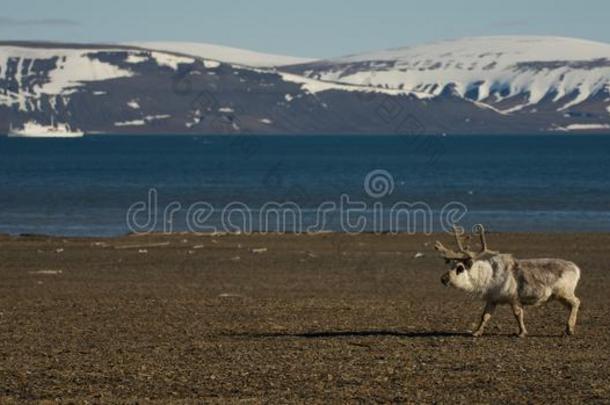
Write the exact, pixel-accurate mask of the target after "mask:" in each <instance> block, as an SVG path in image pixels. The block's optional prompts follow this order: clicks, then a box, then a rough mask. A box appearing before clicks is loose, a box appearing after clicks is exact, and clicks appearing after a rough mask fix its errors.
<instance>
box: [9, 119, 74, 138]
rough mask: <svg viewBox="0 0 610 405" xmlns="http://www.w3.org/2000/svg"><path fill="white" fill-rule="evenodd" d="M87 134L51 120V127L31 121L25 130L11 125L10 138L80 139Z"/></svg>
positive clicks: (26, 124) (25, 126)
mask: <svg viewBox="0 0 610 405" xmlns="http://www.w3.org/2000/svg"><path fill="white" fill-rule="evenodd" d="M84 135H85V133H84V132H82V131H79V130H73V129H72V128H71V127H70V125H69V124H67V123H66V124H62V123H59V124H57V123H55V122H54V120H53V118H51V125H41V124H39V123H37V122H36V121H29V122H26V123H25V124H24V125H23V128H13V125H12V124H11V125H10V128H9V131H8V136H10V137H21V138H80V137H82V136H84Z"/></svg>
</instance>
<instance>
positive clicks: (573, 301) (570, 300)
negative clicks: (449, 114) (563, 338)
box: [559, 294, 580, 335]
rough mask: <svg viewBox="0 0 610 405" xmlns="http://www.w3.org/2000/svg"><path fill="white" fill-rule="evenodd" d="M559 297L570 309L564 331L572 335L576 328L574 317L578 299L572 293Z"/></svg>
mask: <svg viewBox="0 0 610 405" xmlns="http://www.w3.org/2000/svg"><path fill="white" fill-rule="evenodd" d="M559 299H560V300H561V302H562V303H563V304H564V305H565V306H566V307H567V308H568V309H569V310H570V317H569V318H568V326H567V327H566V333H567V334H568V335H573V334H574V333H575V330H576V319H577V317H578V309H579V308H580V300H579V299H578V298H577V297H576V296H575V295H574V294H572V295H569V296H567V297H560V298H559Z"/></svg>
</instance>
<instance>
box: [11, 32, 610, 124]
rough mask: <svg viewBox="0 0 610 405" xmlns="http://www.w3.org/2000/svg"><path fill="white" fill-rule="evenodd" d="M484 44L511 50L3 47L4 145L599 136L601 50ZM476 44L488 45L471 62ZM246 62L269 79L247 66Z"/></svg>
mask: <svg viewBox="0 0 610 405" xmlns="http://www.w3.org/2000/svg"><path fill="white" fill-rule="evenodd" d="M494 38H495V39H494V40H493V41H496V42H495V44H497V43H498V42H497V41H500V42H504V43H509V44H511V46H508V45H505V46H504V48H501V47H498V46H497V45H494V43H493V41H492V40H491V39H490V38H489V37H487V38H471V39H468V40H455V41H442V42H437V43H436V44H432V45H425V46H423V47H424V48H422V47H417V46H416V47H407V48H396V49H393V50H386V51H378V52H377V53H366V54H359V55H351V56H348V57H343V58H337V59H333V60H315V61H307V63H299V64H296V65H282V66H276V65H277V63H278V61H286V60H289V61H294V60H295V59H293V58H291V57H288V59H286V58H285V57H282V56H277V55H267V56H266V55H265V54H260V53H248V52H249V51H244V50H236V49H235V48H226V52H225V53H223V52H224V50H225V48H223V47H215V53H209V54H208V55H206V54H205V52H204V51H205V49H211V48H206V47H210V45H209V44H204V45H202V46H203V47H202V48H197V49H194V48H193V44H183V46H182V47H176V44H175V43H171V44H170V45H168V48H166V49H165V50H160V49H157V48H158V43H157V46H152V47H151V48H146V47H144V46H143V44H142V43H140V45H139V46H136V45H127V44H76V43H50V42H32V41H4V42H0V133H2V132H6V131H7V129H8V127H9V126H10V125H23V124H24V123H25V122H28V121H40V122H41V123H43V124H44V123H46V122H48V121H50V117H56V118H57V119H58V120H60V121H62V122H66V123H69V124H70V125H71V126H72V127H75V128H80V129H82V130H84V131H85V132H87V133H117V132H122V133H134V134H140V133H142V134H144V133H175V134H213V133H231V134H254V133H260V134H267V133H270V134H271V133H273V134H282V133H285V134H310V133H311V134H313V133H315V134H324V133H329V134H332V133H346V134H347V133H353V134H361V133H362V134H375V133H382V134H409V135H414V134H445V133H447V134H454V133H456V134H457V133H463V134H468V133H476V134H479V133H480V134H484V133H489V134H494V133H532V134H534V133H565V132H575V133H607V132H609V131H608V129H610V94H608V89H609V88H610V86H608V82H610V62H608V61H610V45H606V44H600V43H594V42H591V41H581V40H573V39H568V38H559V39H558V38H553V39H552V40H551V39H549V38H548V37H535V38H532V37H529V38H530V39H528V40H526V39H525V37H521V39H520V40H517V41H516V42H515V40H514V39H513V40H510V38H509V37H501V39H498V37H494ZM464 41H466V42H464ZM473 41H474V42H476V43H479V44H482V43H484V44H487V45H486V47H483V46H476V47H475V48H476V49H475V50H474V51H472V50H470V48H472V46H471V45H469V46H470V48H469V46H466V45H468V44H469V43H470V44H472V43H473ZM507 41H508V42H507ZM532 41H533V42H536V41H543V42H544V43H545V44H546V42H545V41H560V42H561V41H564V42H566V41H567V42H566V43H571V44H574V43H579V44H581V43H585V44H588V45H587V46H586V48H587V49H584V48H583V49H576V50H575V51H574V52H575V54H576V55H577V56H578V55H580V56H578V57H575V58H570V57H568V58H564V60H557V55H562V54H563V55H568V54H569V53H566V52H563V53H562V51H561V50H557V49H553V50H552V51H548V52H547V57H546V59H545V58H544V55H542V54H541V53H540V52H538V53H537V55H538V56H543V58H538V59H539V60H532V58H531V55H530V54H527V52H530V53H531V52H534V51H535V49H534V51H532ZM578 41H581V42H578ZM450 44H453V45H450ZM456 44H457V45H456ZM515 44H517V45H515ZM518 44H527V46H526V45H518ZM147 46H150V45H147ZM426 46H427V47H430V46H432V47H433V48H435V47H436V48H435V49H436V50H435V52H431V51H427V52H423V53H422V52H421V49H426V48H425V47H426ZM528 46H529V48H528ZM545 46H546V45H545ZM443 47H444V48H445V49H443ZM494 47H495V48H494ZM169 48H171V49H169ZM447 48H448V49H447ZM500 48H501V49H500ZM418 49H419V50H420V51H418ZM494 49H495V50H496V51H497V52H495V54H494V53H490V50H494ZM502 49H503V50H502ZM606 49H608V58H606V57H605V56H606ZM235 52H238V53H237V54H236V53H235ZM239 52H246V53H245V54H243V55H242V56H243V59H239V58H240V57H242V56H240V54H239ZM417 52H419V53H417ZM553 52H554V53H553ZM534 53H536V52H534ZM227 55H228V56H229V57H230V58H227V57H226V56H227ZM253 55H254V56H253ZM371 55H373V56H375V57H373V56H371ZM418 55H419V56H418ZM464 55H466V56H464ZM583 55H584V56H583ZM416 56H417V57H416ZM568 56H569V55H568ZM252 57H255V62H257V63H259V64H260V62H261V60H260V59H256V58H263V59H264V58H265V57H268V58H269V60H268V65H269V66H248V65H245V64H244V63H247V62H248V60H247V58H252ZM586 57H590V58H589V59H587V58H586ZM236 58H237V59H236ZM274 58H275V59H274ZM460 58H461V59H460ZM464 58H466V59H467V60H468V61H470V62H473V61H476V62H477V64H476V65H472V64H471V65H465V64H464V61H463V60H462V59H464ZM473 58H474V59H473ZM583 58H584V59H583ZM222 59H225V60H222ZM229 59H230V60H229ZM250 60H251V61H252V59H250ZM441 61H442V62H444V63H440V62H441ZM493 62H495V65H493V66H491V67H489V65H490V64H491V63H493ZM460 63H461V65H460ZM486 66H487V67H488V68H487V69H483V68H484V67H486ZM469 68H470V69H469ZM456 72H457V73H456ZM592 72H593V73H592ZM477 75H483V76H477ZM484 75H487V76H484ZM422 77H423V78H424V79H430V80H428V81H426V80H423V79H422V80H419V81H418V80H412V79H413V78H416V79H417V78H419V79H421V78H422ZM490 77H492V78H493V77H495V78H496V79H494V80H497V82H493V83H492V82H491V79H490ZM458 79H459V80H458ZM559 79H561V80H559ZM409 80H412V81H409ZM502 80H505V81H506V82H502ZM553 80H555V82H553ZM557 80H559V82H558V81H557ZM486 82H487V83H486ZM494 83H495V84H494ZM540 83H542V84H540ZM557 83H563V84H562V85H563V86H564V87H563V88H562V87H560V86H557V85H556V84H557ZM435 86H436V87H435ZM528 86H529V87H528ZM544 86H547V87H546V88H545V87H544ZM549 86H551V87H549ZM553 86H555V87H553ZM549 88H552V89H554V90H556V92H555V93H553V92H552V91H550V90H549ZM575 89H576V90H578V91H577V92H576V90H575ZM189 97H190V99H189ZM202 98H204V99H205V100H204V101H201V99H202ZM405 122H408V124H406V125H405V124H404V123H405Z"/></svg>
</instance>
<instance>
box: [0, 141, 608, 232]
mask: <svg viewBox="0 0 610 405" xmlns="http://www.w3.org/2000/svg"><path fill="white" fill-rule="evenodd" d="M371 173H381V174H383V175H385V181H386V183H383V184H381V187H382V189H381V190H377V189H373V190H371V189H370V188H367V187H366V185H365V183H366V179H367V175H370V174H371ZM609 173H610V137H606V136H566V135H557V136H454V137H440V136H439V137H437V136H358V137H353V136H302V137H301V136H298V137H280V136H254V135H248V136H207V137H190V136H188V137H177V136H87V137H85V138H82V139H46V140H41V139H15V138H5V137H0V232H2V233H11V234H18V233H41V234H52V235H79V236H113V235H120V234H124V233H127V232H129V231H130V230H133V229H130V227H129V226H128V224H129V221H128V220H127V219H126V216H127V212H128V209H129V207H131V206H132V205H133V204H134V203H138V202H142V203H147V202H148V198H149V196H150V191H151V189H154V190H155V193H156V198H157V204H156V206H155V207H156V208H155V214H154V217H155V221H153V222H150V223H149V224H148V225H149V228H150V229H147V230H153V229H154V230H168V229H169V230H171V231H183V230H189V229H190V228H189V226H190V224H189V222H188V210H189V208H191V207H193V205H196V204H197V203H201V202H204V203H206V204H209V205H207V207H209V208H210V210H211V213H210V215H209V217H206V218H205V223H203V224H201V223H200V224H199V225H202V226H203V228H202V229H201V230H207V229H208V228H215V229H220V228H222V227H223V225H226V224H223V216H222V213H223V209H224V208H226V207H227V205H229V204H231V203H236V202H237V203H240V204H242V205H241V206H242V207H243V206H245V207H248V209H249V210H250V211H251V213H252V215H253V217H254V218H259V217H258V214H260V210H261V207H263V206H264V205H265V204H266V203H268V202H278V203H283V202H287V201H291V202H294V203H295V204H296V205H297V206H298V208H299V210H300V211H299V212H300V213H301V214H302V218H299V220H302V222H303V223H304V224H305V227H306V226H307V225H308V224H315V223H316V220H317V218H318V214H319V207H320V205H321V204H323V203H325V202H335V203H337V204H339V203H340V202H341V198H342V196H347V198H348V199H349V201H350V202H361V203H363V204H364V205H363V206H362V208H363V209H362V216H363V217H365V218H366V219H368V220H369V222H368V225H367V226H366V229H367V230H369V231H371V230H377V231H388V230H390V225H389V222H388V221H386V220H383V218H385V219H387V218H388V210H389V208H390V207H392V206H393V205H394V204H396V203H399V202H405V203H409V204H420V205H418V206H424V207H427V209H428V210H429V218H428V220H429V221H428V222H430V223H429V224H427V222H426V220H422V222H421V223H414V222H412V223H410V224H407V223H405V222H403V223H401V224H399V226H398V229H397V230H398V231H411V232H420V231H426V230H433V231H440V230H442V229H440V225H441V223H442V221H443V218H444V219H446V213H444V212H443V209H444V208H446V207H447V205H448V204H452V203H457V204H460V206H463V207H464V208H465V210H464V213H465V216H464V218H463V219H462V222H463V223H465V224H472V223H475V222H482V223H485V224H486V225H487V227H488V228H489V229H492V230H494V231H540V232H549V231H551V232H554V231H557V232H561V231H583V232H585V231H586V232H589V231H603V232H607V231H610V174H609ZM382 177H383V176H382ZM381 180H384V179H383V178H382V179H381ZM384 186H385V189H384V188H383V187H384ZM377 191H379V192H377ZM172 203H173V204H174V205H173V206H171V208H172V209H174V208H175V210H174V211H173V212H172V216H171V217H170V218H169V219H168V218H167V216H166V217H165V218H164V216H163V213H164V210H165V209H166V208H167V207H168V206H169V205H170V204H172ZM176 204H178V205H176ZM378 208H380V209H381V212H382V214H380V218H382V220H380V221H379V223H378V224H377V227H374V226H373V225H371V223H372V220H373V219H374V218H375V216H376V215H377V214H376V212H377V209H378ZM443 215H445V217H443ZM294 222H296V221H294V220H293V221H292V222H291V224H292V223H294ZM260 226H261V223H260V221H259V222H257V221H256V219H255V220H254V221H253V223H252V224H250V225H249V229H254V230H256V229H257V228H260ZM190 230H193V229H190ZM195 230H199V229H195ZM220 230H222V229H220ZM271 230H273V229H271ZM283 230H288V231H290V230H294V228H291V226H290V224H289V226H284V229H283ZM323 230H330V231H342V230H345V226H344V225H343V223H342V220H341V218H339V217H338V216H332V215H331V216H330V217H329V219H328V221H327V222H326V223H325V226H324V229H323Z"/></svg>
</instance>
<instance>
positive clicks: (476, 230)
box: [472, 224, 500, 257]
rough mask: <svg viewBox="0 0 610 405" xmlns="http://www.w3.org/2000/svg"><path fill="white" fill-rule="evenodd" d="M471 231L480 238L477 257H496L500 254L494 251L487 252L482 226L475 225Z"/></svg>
mask: <svg viewBox="0 0 610 405" xmlns="http://www.w3.org/2000/svg"><path fill="white" fill-rule="evenodd" d="M472 230H473V232H474V233H477V234H479V238H481V252H480V253H479V254H478V255H479V257H480V256H483V255H484V254H490V255H497V254H499V253H500V252H497V251H495V250H489V249H488V248H487V238H486V237H485V227H484V226H483V225H482V224H476V225H475V226H474V227H473V228H472Z"/></svg>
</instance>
